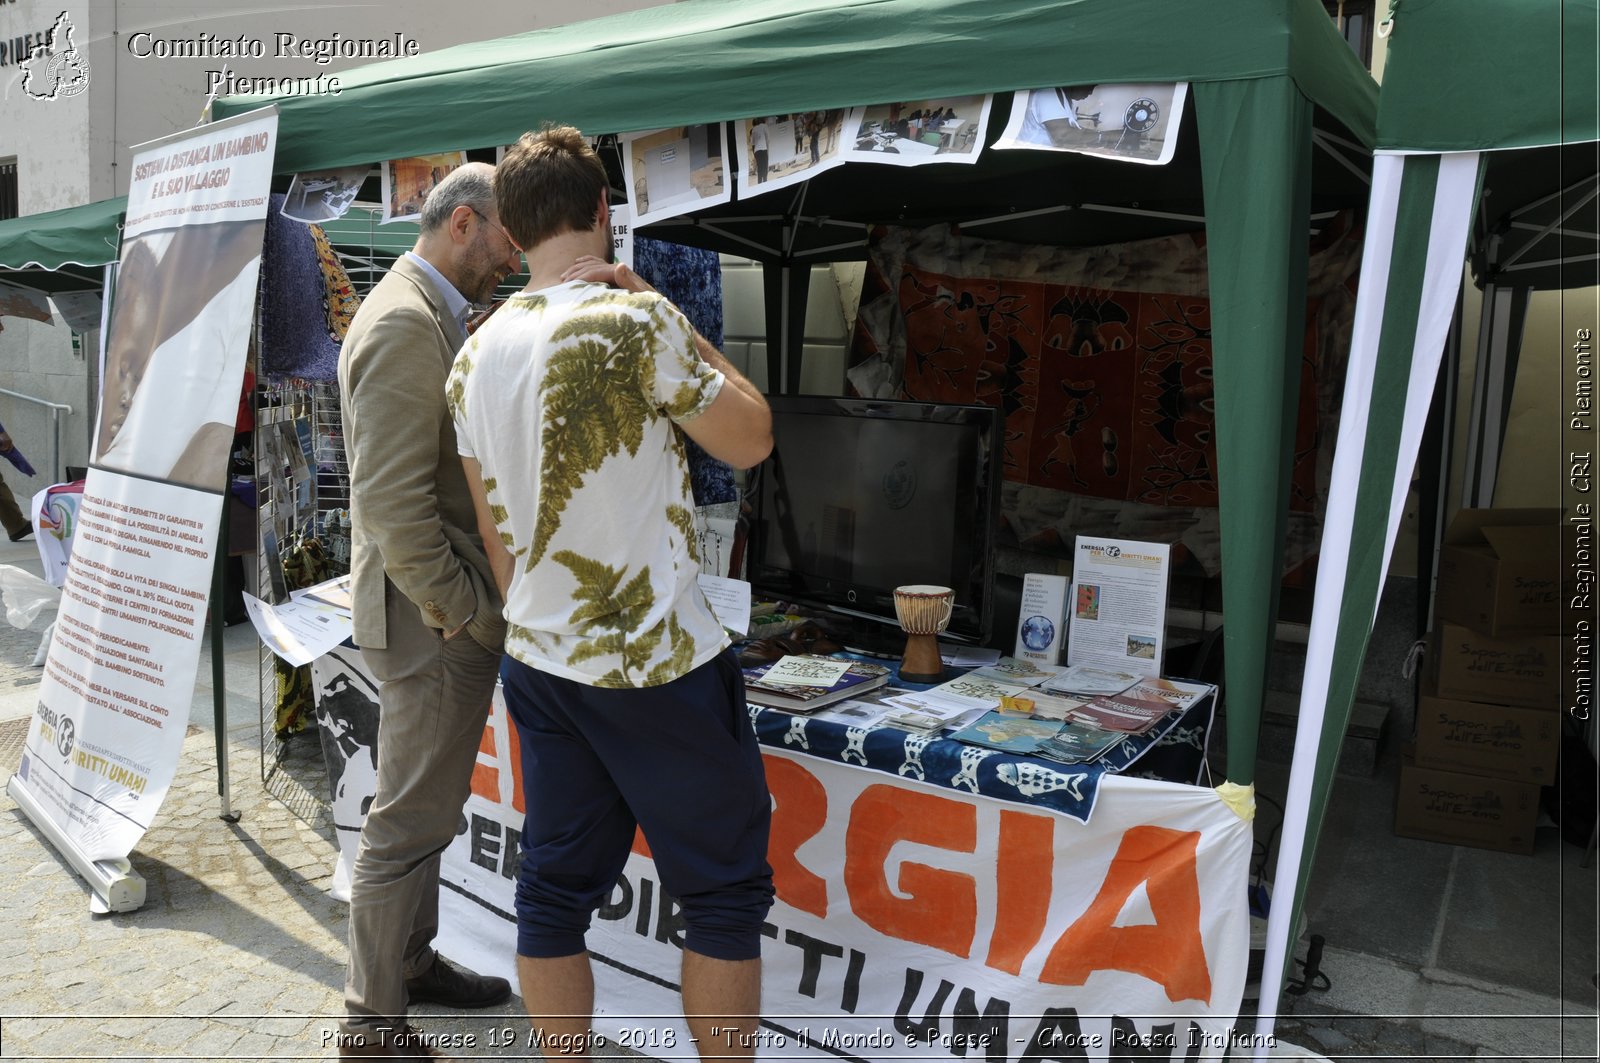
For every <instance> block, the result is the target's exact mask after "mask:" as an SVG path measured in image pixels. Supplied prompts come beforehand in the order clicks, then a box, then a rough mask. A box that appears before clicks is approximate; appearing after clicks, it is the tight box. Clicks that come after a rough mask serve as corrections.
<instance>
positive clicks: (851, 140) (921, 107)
mask: <svg viewBox="0 0 1600 1063" xmlns="http://www.w3.org/2000/svg"><path fill="white" fill-rule="evenodd" d="M993 103H994V97H993V96H945V97H941V98H939V99H934V100H907V101H905V102H903V103H875V104H873V105H871V106H870V107H857V108H856V109H855V110H853V111H851V112H850V117H849V119H848V120H847V121H846V122H845V132H846V133H847V134H848V136H847V140H848V143H847V144H846V146H845V150H844V157H845V158H846V159H847V160H848V161H850V162H882V163H888V164H889V165H891V166H920V165H922V164H923V163H930V162H969V163H970V162H977V161H978V152H980V151H982V150H983V141H984V134H985V133H986V132H988V129H989V108H990V106H991V105H992V104H993Z"/></svg>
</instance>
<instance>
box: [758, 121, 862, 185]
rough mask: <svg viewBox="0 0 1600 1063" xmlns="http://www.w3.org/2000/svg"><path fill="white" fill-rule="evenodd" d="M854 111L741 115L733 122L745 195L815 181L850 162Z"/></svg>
mask: <svg viewBox="0 0 1600 1063" xmlns="http://www.w3.org/2000/svg"><path fill="white" fill-rule="evenodd" d="M847 116H848V112H846V111H842V110H834V111H799V112H796V113H794V114H775V115H766V116H764V117H761V118H741V119H739V120H738V121H737V122H735V123H734V125H733V132H734V137H733V139H734V143H735V144H736V145H737V146H738V150H739V173H740V174H741V175H742V179H741V181H740V186H739V188H740V191H739V194H740V196H741V197H748V196H753V195H756V194H758V193H761V192H768V191H771V190H773V189H777V188H786V187H788V186H789V185H793V184H798V183H800V182H801V181H805V180H809V179H810V178H812V177H815V176H817V174H819V173H823V172H824V171H827V170H831V169H833V168H834V167H835V166H838V165H840V164H841V163H843V162H844V151H843V149H844V128H845V118H846V117H847Z"/></svg>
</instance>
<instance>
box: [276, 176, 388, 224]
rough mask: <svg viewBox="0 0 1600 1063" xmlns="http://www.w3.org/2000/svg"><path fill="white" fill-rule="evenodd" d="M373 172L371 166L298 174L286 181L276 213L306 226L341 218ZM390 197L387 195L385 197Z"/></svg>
mask: <svg viewBox="0 0 1600 1063" xmlns="http://www.w3.org/2000/svg"><path fill="white" fill-rule="evenodd" d="M371 173H372V167H370V166H345V167H341V168H340V169H337V170H321V171H319V172H317V173H297V174H295V175H294V179H293V180H292V181H290V182H289V193H288V195H286V196H284V198H283V207H282V209H281V210H280V211H279V213H281V214H282V215H283V216H284V217H285V218H293V219H294V220H295V221H303V222H306V223H308V224H312V225H314V224H316V223H318V222H324V221H332V220H333V219H335V218H342V217H344V214H345V211H347V210H349V209H350V204H351V203H354V202H355V199H356V196H357V195H358V194H359V193H360V192H361V184H362V182H364V181H365V180H366V179H367V176H368V175H369V174H371ZM383 198H384V199H385V200H387V199H388V198H389V196H388V194H387V192H386V193H385V195H384V197H383Z"/></svg>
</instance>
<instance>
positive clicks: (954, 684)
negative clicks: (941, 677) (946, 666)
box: [926, 673, 1029, 709]
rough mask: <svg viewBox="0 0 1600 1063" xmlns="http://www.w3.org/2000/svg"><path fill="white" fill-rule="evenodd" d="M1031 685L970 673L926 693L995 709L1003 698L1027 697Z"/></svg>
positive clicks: (973, 705)
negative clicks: (986, 677)
mask: <svg viewBox="0 0 1600 1063" xmlns="http://www.w3.org/2000/svg"><path fill="white" fill-rule="evenodd" d="M1028 690H1029V687H1028V686H1027V684H1025V683H1014V682H1009V681H1003V680H999V679H985V678H983V677H981V676H979V675H977V674H976V673H968V674H967V675H964V676H961V677H959V678H957V679H952V680H950V681H948V682H945V683H940V684H939V685H938V686H936V687H934V688H933V689H931V690H928V691H926V693H928V694H931V695H933V696H934V697H936V698H938V699H943V700H948V701H953V702H956V703H959V704H964V705H966V706H967V707H969V708H977V707H979V706H982V707H984V708H990V709H995V708H999V707H1000V699H1001V698H1013V697H1018V696H1021V697H1027V695H1028Z"/></svg>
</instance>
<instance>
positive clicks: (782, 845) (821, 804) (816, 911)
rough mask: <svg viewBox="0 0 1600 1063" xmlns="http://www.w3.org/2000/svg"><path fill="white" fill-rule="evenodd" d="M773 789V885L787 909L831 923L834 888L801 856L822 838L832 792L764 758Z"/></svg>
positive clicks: (792, 767) (786, 763)
mask: <svg viewBox="0 0 1600 1063" xmlns="http://www.w3.org/2000/svg"><path fill="white" fill-rule="evenodd" d="M762 760H763V761H765V763H766V768H767V789H768V790H769V791H771V792H772V802H773V809H772V831H771V835H770V837H769V840H768V841H767V863H769V864H771V865H772V885H773V887H774V888H775V889H776V890H777V891H778V899H779V900H781V901H782V902H783V903H785V904H787V905H790V906H792V907H795V908H798V909H800V910H801V911H802V912H810V913H811V914H812V915H814V916H816V917H817V918H818V919H826V918H827V917H828V883H827V880H826V879H824V878H822V877H821V876H819V875H815V874H813V873H812V872H810V871H808V870H806V868H805V867H804V866H802V865H801V863H800V859H799V857H797V856H796V855H795V850H796V849H799V848H800V846H802V845H804V844H805V843H806V842H808V841H810V840H811V839H812V838H814V837H816V834H817V832H818V831H820V830H821V829H822V825H823V824H824V823H826V822H827V821H828V791H827V790H826V789H824V788H823V785H822V784H821V783H820V782H818V781H817V778H816V776H814V775H812V774H811V773H810V772H809V771H806V769H804V768H802V767H801V766H800V765H798V764H796V763H795V762H794V761H792V760H783V759H780V758H778V757H763V758H762Z"/></svg>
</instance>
